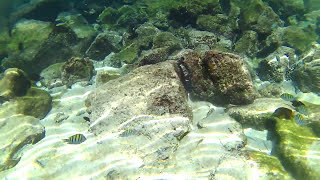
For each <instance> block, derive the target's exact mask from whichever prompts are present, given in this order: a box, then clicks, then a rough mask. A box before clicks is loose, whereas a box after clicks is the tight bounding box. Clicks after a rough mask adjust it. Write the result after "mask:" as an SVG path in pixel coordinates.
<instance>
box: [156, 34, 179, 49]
mask: <svg viewBox="0 0 320 180" xmlns="http://www.w3.org/2000/svg"><path fill="white" fill-rule="evenodd" d="M161 47H168V49H169V51H170V52H173V51H175V50H179V49H181V48H182V44H181V41H180V40H179V38H177V37H175V36H174V35H173V34H172V33H170V32H160V33H158V34H157V35H156V36H155V37H154V39H153V48H161Z"/></svg>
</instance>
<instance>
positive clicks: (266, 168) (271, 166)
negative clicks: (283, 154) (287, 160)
mask: <svg viewBox="0 0 320 180" xmlns="http://www.w3.org/2000/svg"><path fill="white" fill-rule="evenodd" d="M247 153H248V155H249V157H250V159H252V160H253V161H255V162H256V163H258V166H259V170H260V171H261V172H263V173H266V174H267V179H281V180H282V179H293V178H292V177H291V175H290V174H289V173H288V172H287V171H286V170H285V169H284V167H283V166H282V164H281V162H280V160H279V159H278V158H277V157H275V156H270V155H268V154H265V153H262V152H258V151H247Z"/></svg>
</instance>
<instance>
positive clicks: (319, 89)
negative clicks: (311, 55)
mask: <svg viewBox="0 0 320 180" xmlns="http://www.w3.org/2000/svg"><path fill="white" fill-rule="evenodd" d="M293 77H294V81H295V82H296V84H297V85H298V87H299V89H301V91H303V92H309V91H312V92H315V93H320V59H314V60H312V61H310V62H304V63H299V64H298V65H297V67H296V68H295V70H294V72H293Z"/></svg>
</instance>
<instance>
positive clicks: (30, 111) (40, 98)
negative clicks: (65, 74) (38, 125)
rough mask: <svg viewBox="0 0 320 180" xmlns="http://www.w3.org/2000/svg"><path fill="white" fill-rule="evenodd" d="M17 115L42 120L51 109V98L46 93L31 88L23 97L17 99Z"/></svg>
mask: <svg viewBox="0 0 320 180" xmlns="http://www.w3.org/2000/svg"><path fill="white" fill-rule="evenodd" d="M15 101H16V103H17V110H16V113H17V114H24V115H27V116H33V117H36V118H39V119H42V118H44V117H45V116H46V115H47V114H48V112H49V111H50V110H51V107H52V98H51V96H50V94H49V93H48V92H47V91H44V90H42V89H39V88H36V87H31V88H30V89H29V90H28V92H27V94H26V95H25V96H21V97H17V98H16V99H15Z"/></svg>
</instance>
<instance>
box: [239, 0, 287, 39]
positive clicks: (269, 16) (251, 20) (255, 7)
mask: <svg viewBox="0 0 320 180" xmlns="http://www.w3.org/2000/svg"><path fill="white" fill-rule="evenodd" d="M248 3H249V5H248V6H246V7H244V8H242V10H241V22H240V26H241V29H243V30H250V29H251V30H254V31H256V32H258V33H260V34H271V32H272V30H273V29H274V28H275V27H279V26H283V22H282V21H281V19H280V18H279V16H278V15H277V14H276V13H275V12H274V11H273V10H272V9H271V8H270V7H269V6H267V5H266V4H265V3H264V2H263V1H262V0H250V1H249V2H248Z"/></svg>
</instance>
